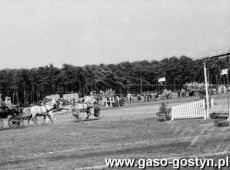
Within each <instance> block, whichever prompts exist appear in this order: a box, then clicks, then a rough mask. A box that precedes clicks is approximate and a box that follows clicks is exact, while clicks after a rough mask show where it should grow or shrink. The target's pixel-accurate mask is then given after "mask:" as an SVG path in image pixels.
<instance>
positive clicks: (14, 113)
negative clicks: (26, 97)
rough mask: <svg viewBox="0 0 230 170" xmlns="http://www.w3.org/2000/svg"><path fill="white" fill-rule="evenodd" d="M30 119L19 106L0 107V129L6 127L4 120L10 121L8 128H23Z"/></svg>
mask: <svg viewBox="0 0 230 170" xmlns="http://www.w3.org/2000/svg"><path fill="white" fill-rule="evenodd" d="M27 118H28V117H27V116H25V115H24V114H23V111H22V108H20V107H18V106H12V107H8V106H4V105H1V106H0V129H1V128H3V126H4V123H3V122H4V121H3V120H4V119H8V126H9V127H11V128H17V127H21V126H23V124H24V120H25V119H27Z"/></svg>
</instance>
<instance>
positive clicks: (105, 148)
mask: <svg viewBox="0 0 230 170" xmlns="http://www.w3.org/2000/svg"><path fill="white" fill-rule="evenodd" d="M194 99H195V98H186V99H172V100H169V101H168V104H169V105H176V104H179V103H181V102H188V101H191V100H194ZM226 101H227V100H226V97H225V98H220V97H216V103H217V105H216V106H218V107H217V108H219V109H221V108H227V107H226ZM159 103H160V102H158V101H156V102H155V101H153V102H146V103H131V104H128V105H126V106H124V107H121V108H114V109H103V110H102V111H101V117H100V119H93V120H91V121H79V122H74V121H71V120H70V119H69V116H68V115H67V114H65V113H61V114H56V115H55V118H56V121H55V124H54V125H51V124H47V125H33V124H32V122H31V124H29V125H27V124H26V122H25V124H26V125H25V126H24V127H23V128H19V129H9V128H7V127H6V128H4V129H2V130H0V169H55V170H56V169H74V168H78V167H88V166H94V165H104V164H105V163H104V158H151V159H155V158H170V157H187V156H191V155H203V154H208V155H209V154H210V155H211V154H212V153H217V152H223V151H229V152H230V145H229V143H230V128H229V127H223V128H219V127H215V126H214V123H213V120H201V119H193V120H191V119H190V120H176V121H168V122H158V121H157V120H156V112H157V111H158V109H159ZM83 116H84V115H82V117H83ZM4 123H5V125H6V121H5V122H4ZM40 123H41V120H40ZM225 156H226V155H225ZM211 157H212V155H211ZM217 157H218V158H219V157H223V156H217ZM163 169H168V168H163ZM169 169H170V168H169Z"/></svg>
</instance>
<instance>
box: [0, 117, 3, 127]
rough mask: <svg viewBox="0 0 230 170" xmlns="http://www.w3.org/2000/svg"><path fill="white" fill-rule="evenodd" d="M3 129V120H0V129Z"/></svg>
mask: <svg viewBox="0 0 230 170" xmlns="http://www.w3.org/2000/svg"><path fill="white" fill-rule="evenodd" d="M2 128H3V120H2V119H1V118H0V129H2Z"/></svg>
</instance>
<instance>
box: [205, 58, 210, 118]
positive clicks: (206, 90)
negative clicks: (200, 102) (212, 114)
mask: <svg viewBox="0 0 230 170" xmlns="http://www.w3.org/2000/svg"><path fill="white" fill-rule="evenodd" d="M204 81H205V94H206V95H205V96H206V103H207V112H206V116H205V119H207V118H209V96H208V80H207V70H206V61H205V60H204Z"/></svg>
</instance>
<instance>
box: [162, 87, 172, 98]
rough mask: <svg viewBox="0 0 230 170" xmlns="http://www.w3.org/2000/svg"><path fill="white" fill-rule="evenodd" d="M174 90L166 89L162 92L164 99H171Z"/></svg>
mask: <svg viewBox="0 0 230 170" xmlns="http://www.w3.org/2000/svg"><path fill="white" fill-rule="evenodd" d="M171 97H172V91H171V90H167V89H165V90H164V91H163V93H162V99H171Z"/></svg>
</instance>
